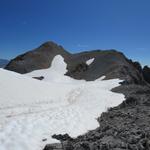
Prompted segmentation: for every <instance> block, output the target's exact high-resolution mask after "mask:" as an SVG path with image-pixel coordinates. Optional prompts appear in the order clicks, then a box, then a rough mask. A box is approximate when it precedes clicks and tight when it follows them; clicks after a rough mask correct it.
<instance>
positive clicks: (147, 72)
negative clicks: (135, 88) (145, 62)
mask: <svg viewBox="0 0 150 150" xmlns="http://www.w3.org/2000/svg"><path fill="white" fill-rule="evenodd" d="M143 76H144V79H145V80H146V81H147V82H148V83H150V68H149V67H148V66H145V67H144V68H143Z"/></svg>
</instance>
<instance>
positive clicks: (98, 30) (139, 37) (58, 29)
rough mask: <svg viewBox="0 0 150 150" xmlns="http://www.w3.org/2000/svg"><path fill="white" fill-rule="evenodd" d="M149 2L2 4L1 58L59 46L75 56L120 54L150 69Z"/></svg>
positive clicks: (1, 0) (26, 0)
mask: <svg viewBox="0 0 150 150" xmlns="http://www.w3.org/2000/svg"><path fill="white" fill-rule="evenodd" d="M149 8H150V1H149V0H0V58H8V59H10V58H13V57H15V56H16V55H18V54H21V53H23V52H25V51H28V50H31V49H33V48H36V47H38V46H39V45H40V44H42V43H43V42H45V41H49V40H51V41H54V42H56V43H58V44H60V45H62V46H63V47H64V48H65V49H67V50H69V51H70V52H78V51H82V50H92V49H111V48H112V49H117V50H120V51H122V52H124V53H125V54H126V55H127V56H128V57H129V58H132V59H134V60H138V61H140V62H141V63H142V64H150V59H149V58H150V9H149Z"/></svg>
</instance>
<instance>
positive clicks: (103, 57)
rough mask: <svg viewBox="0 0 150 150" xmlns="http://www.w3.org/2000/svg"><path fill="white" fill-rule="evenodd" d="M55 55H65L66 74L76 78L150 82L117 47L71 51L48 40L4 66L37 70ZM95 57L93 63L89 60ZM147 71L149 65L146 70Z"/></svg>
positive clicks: (14, 68) (135, 64)
mask: <svg viewBox="0 0 150 150" xmlns="http://www.w3.org/2000/svg"><path fill="white" fill-rule="evenodd" d="M56 55H61V56H63V58H64V60H65V62H66V63H67V70H68V72H67V73H66V75H68V76H70V77H72V78H75V79H85V80H87V81H92V80H96V79H98V78H99V77H100V76H103V75H105V76H106V79H112V78H120V79H123V80H125V82H124V83H129V82H130V83H131V82H132V83H141V84H143V83H144V82H145V80H146V81H147V82H150V80H149V77H148V76H147V75H143V74H146V73H147V71H144V70H145V69H144V70H143V68H142V67H141V65H140V64H139V63H138V62H133V61H132V60H129V59H128V58H127V57H126V56H125V55H124V54H123V53H122V52H119V51H117V50H114V49H112V50H93V51H85V52H80V53H75V54H72V53H69V52H68V51H66V50H65V49H64V48H63V47H62V46H60V45H58V44H56V43H54V42H51V41H49V42H45V43H44V44H42V45H41V46H39V47H38V48H35V49H33V50H31V51H28V52H26V53H24V54H22V55H19V56H17V57H16V58H15V59H13V60H11V61H10V62H9V64H8V65H7V66H6V67H5V69H7V70H11V71H15V72H18V73H21V74H24V73H29V72H32V71H34V70H39V69H46V68H49V67H50V66H51V62H52V60H53V58H54V57H55V56H56ZM92 58H94V61H93V63H92V64H90V65H87V64H86V61H88V60H89V59H92ZM146 70H148V68H147V69H146Z"/></svg>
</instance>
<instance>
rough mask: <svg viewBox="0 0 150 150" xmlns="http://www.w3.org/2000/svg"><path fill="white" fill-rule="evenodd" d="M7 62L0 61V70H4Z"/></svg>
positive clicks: (4, 60)
mask: <svg viewBox="0 0 150 150" xmlns="http://www.w3.org/2000/svg"><path fill="white" fill-rule="evenodd" d="M8 62H9V61H8V60H6V59H0V68H4V67H5V66H6V65H7V64H8Z"/></svg>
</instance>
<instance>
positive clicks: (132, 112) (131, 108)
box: [6, 42, 150, 150]
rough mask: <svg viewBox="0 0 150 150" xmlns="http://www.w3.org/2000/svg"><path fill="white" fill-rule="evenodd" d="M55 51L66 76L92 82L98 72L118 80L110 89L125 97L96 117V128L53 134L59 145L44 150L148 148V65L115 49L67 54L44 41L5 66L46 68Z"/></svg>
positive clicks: (99, 74) (24, 70)
mask: <svg viewBox="0 0 150 150" xmlns="http://www.w3.org/2000/svg"><path fill="white" fill-rule="evenodd" d="M57 54H60V55H62V56H63V57H64V59H65V61H66V63H67V69H68V72H67V73H66V75H68V76H71V77H73V78H75V79H85V80H88V81H92V80H95V79H97V78H99V77H101V76H102V75H105V76H106V78H105V79H112V78H120V79H122V80H123V81H122V82H121V83H120V84H121V85H120V87H118V88H115V89H113V91H115V92H119V93H123V94H125V96H126V100H125V101H124V102H123V103H122V104H120V105H119V106H117V107H115V108H109V109H108V111H107V112H104V113H103V114H102V115H101V116H100V117H99V118H98V119H97V120H98V122H99V124H100V126H99V127H98V128H97V129H95V130H93V131H89V132H88V133H86V134H85V135H81V136H79V137H77V138H75V139H74V138H72V137H70V136H69V135H68V134H67V133H66V134H65V135H53V138H56V139H58V140H60V141H61V144H58V143H57V144H52V145H46V147H45V149H44V150H56V149H62V150H150V68H149V67H147V66H145V67H144V68H142V67H141V65H140V64H139V63H138V62H133V61H132V60H129V59H127V58H126V57H125V56H124V55H123V54H122V53H120V52H118V51H115V50H108V51H101V50H96V51H89V52H82V53H78V54H71V53H69V52H67V51H66V50H64V49H63V48H62V47H61V46H58V45H57V44H55V43H52V42H47V43H45V44H43V45H41V46H40V47H39V48H37V49H35V50H33V51H30V52H28V53H25V54H23V55H20V56H18V57H17V58H15V59H13V60H12V61H10V63H9V64H8V65H7V66H6V69H8V70H12V71H16V72H19V73H28V72H30V71H33V70H37V69H44V68H48V67H50V65H51V61H52V59H53V57H54V56H56V55H57ZM91 58H94V62H93V63H92V64H91V65H89V66H87V65H86V61H87V60H88V59H91ZM37 78H38V77H37ZM42 78H44V77H42Z"/></svg>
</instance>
